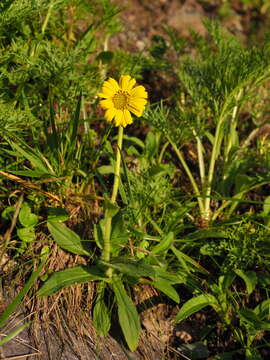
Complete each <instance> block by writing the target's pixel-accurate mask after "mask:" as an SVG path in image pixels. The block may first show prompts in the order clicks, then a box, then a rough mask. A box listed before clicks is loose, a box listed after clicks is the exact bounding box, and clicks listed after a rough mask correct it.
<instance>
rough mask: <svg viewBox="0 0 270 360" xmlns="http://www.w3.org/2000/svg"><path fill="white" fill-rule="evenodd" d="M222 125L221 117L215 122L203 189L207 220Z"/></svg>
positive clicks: (205, 217) (207, 218)
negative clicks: (213, 137)
mask: <svg viewBox="0 0 270 360" xmlns="http://www.w3.org/2000/svg"><path fill="white" fill-rule="evenodd" d="M222 125H223V118H220V119H219V121H218V123H217V127H216V132H215V140H214V145H213V149H212V154H211V159H210V165H209V171H208V178H207V187H206V191H205V204H204V216H203V217H204V219H205V220H206V221H207V222H208V221H209V220H210V217H211V214H210V201H211V198H210V195H211V190H212V181H213V177H214V170H215V164H216V159H217V157H218V154H219V151H220V146H221V142H222V139H220V137H221V130H222Z"/></svg>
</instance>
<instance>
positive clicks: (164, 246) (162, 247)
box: [151, 231, 174, 254]
mask: <svg viewBox="0 0 270 360" xmlns="http://www.w3.org/2000/svg"><path fill="white" fill-rule="evenodd" d="M173 241H174V235H173V232H172V231H171V232H169V233H168V234H167V235H166V236H164V238H163V239H161V241H160V243H159V244H157V245H155V246H154V247H153V248H152V249H151V252H152V253H153V254H166V252H167V251H168V249H169V248H170V246H171V244H172V243H173Z"/></svg>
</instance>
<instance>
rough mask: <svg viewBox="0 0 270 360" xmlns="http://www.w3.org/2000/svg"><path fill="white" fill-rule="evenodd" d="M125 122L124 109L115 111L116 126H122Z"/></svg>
mask: <svg viewBox="0 0 270 360" xmlns="http://www.w3.org/2000/svg"><path fill="white" fill-rule="evenodd" d="M123 124H124V112H123V111H122V110H116V111H115V126H122V125H123Z"/></svg>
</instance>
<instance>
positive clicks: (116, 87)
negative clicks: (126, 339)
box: [104, 78, 120, 92]
mask: <svg viewBox="0 0 270 360" xmlns="http://www.w3.org/2000/svg"><path fill="white" fill-rule="evenodd" d="M105 83H109V84H110V87H109V88H110V89H112V90H113V91H114V92H116V91H118V90H120V87H119V85H118V82H117V81H116V80H114V79H113V78H109V80H108V81H105ZM105 83H104V86H105Z"/></svg>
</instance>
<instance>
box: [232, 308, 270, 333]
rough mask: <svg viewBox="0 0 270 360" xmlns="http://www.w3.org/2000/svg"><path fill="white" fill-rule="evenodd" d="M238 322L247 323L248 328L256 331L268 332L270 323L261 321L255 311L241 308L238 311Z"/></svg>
mask: <svg viewBox="0 0 270 360" xmlns="http://www.w3.org/2000/svg"><path fill="white" fill-rule="evenodd" d="M238 314H239V316H240V320H241V321H243V322H244V323H247V324H248V325H249V327H252V328H253V329H254V330H256V331H262V330H270V321H268V322H267V321H261V320H260V318H259V317H258V316H257V314H256V313H255V311H253V310H251V309H248V308H242V309H240V310H239V311H238Z"/></svg>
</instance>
